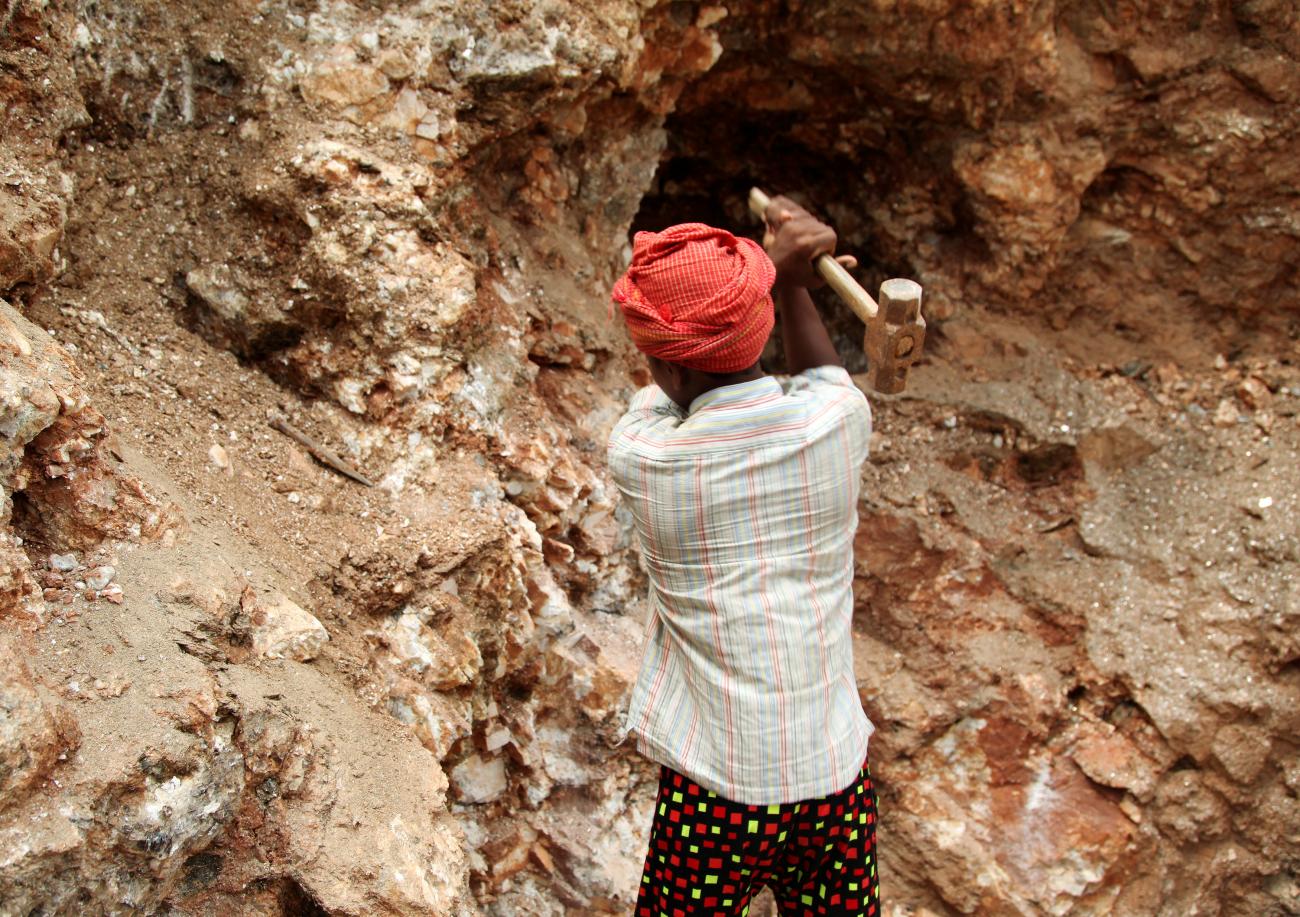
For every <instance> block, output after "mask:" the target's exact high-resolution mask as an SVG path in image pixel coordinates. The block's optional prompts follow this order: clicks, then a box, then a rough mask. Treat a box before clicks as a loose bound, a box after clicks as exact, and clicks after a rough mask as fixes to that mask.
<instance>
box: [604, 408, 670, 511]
mask: <svg viewBox="0 0 1300 917" xmlns="http://www.w3.org/2000/svg"><path fill="white" fill-rule="evenodd" d="M683 416H685V412H684V411H682V409H681V408H680V407H678V405H677V403H676V402H675V401H673V400H672V399H671V398H669V397H668V395H667V394H665V393H664V390H663V389H661V388H660V387H659V386H657V385H647V386H646V387H645V388H643V389H640V390H638V391H637V393H636V394H635V395H633V396H632V400H631V401H630V402H629V403H628V406H627V413H625V414H624V415H623V416H622V417H621V418H619V421H618V423H616V424H615V425H614V429H613V430H612V431H611V432H610V434H609V443H608V446H607V455H608V460H609V468H610V471H611V472H613V475H614V483H616V484H617V485H618V486H619V488H620V489H623V488H624V482H625V478H626V473H627V467H626V466H627V463H628V460H629V453H630V450H631V445H630V443H629V439H635V437H636V434H637V431H639V430H643V429H644V428H645V427H646V426H647V425H648V424H652V423H658V422H661V421H662V420H663V419H664V418H671V419H672V420H673V421H680V420H681V419H682V417H683Z"/></svg>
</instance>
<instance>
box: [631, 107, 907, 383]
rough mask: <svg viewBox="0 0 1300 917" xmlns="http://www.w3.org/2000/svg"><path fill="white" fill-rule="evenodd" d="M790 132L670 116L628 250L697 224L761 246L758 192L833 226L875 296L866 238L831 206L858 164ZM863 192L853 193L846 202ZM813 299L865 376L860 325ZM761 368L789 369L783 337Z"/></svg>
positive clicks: (825, 296)
mask: <svg viewBox="0 0 1300 917" xmlns="http://www.w3.org/2000/svg"><path fill="white" fill-rule="evenodd" d="M793 127H794V124H793V122H792V119H791V118H790V117H788V116H784V115H781V114H772V113H765V112H761V111H741V112H723V111H719V110H718V109H717V107H716V106H708V107H706V108H704V109H686V110H680V111H678V112H676V113H675V114H673V115H672V116H671V117H670V118H669V119H668V122H667V124H666V130H667V132H668V141H667V145H666V147H665V149H664V152H663V154H662V156H661V158H660V162H659V166H658V169H657V170H656V172H655V175H654V178H653V179H652V181H651V184H650V187H649V189H648V190H647V192H646V193H645V195H644V196H643V197H642V199H641V204H640V208H639V209H638V211H637V214H636V217H635V218H634V220H633V222H632V225H631V228H630V229H629V232H628V241H629V243H630V242H631V240H632V238H633V237H634V236H635V235H636V233H637V232H641V231H649V232H659V231H662V230H663V229H665V228H667V227H668V226H672V225H674V224H677V223H692V222H699V223H708V224H710V225H712V226H718V227H720V228H723V229H726V230H728V231H730V232H732V233H734V234H735V235H737V236H745V237H748V238H750V239H754V240H755V241H761V240H762V236H763V227H762V224H761V222H760V221H759V220H758V219H757V218H756V217H755V216H754V215H753V214H751V213H750V211H749V205H748V201H749V191H750V189H751V188H754V187H758V188H761V189H763V190H764V191H765V192H767V193H768V194H772V195H776V194H787V195H789V196H790V197H792V198H794V199H795V200H797V201H798V202H799V203H800V204H802V205H803V206H805V207H807V208H808V209H809V210H810V211H812V212H813V213H814V214H816V215H817V216H818V217H820V218H821V219H823V220H825V221H826V222H828V223H829V224H830V225H831V226H832V227H835V228H836V230H837V232H839V233H840V243H839V251H841V252H846V253H849V254H853V255H854V256H856V257H857V259H858V262H859V268H858V269H857V270H855V271H854V274H855V276H856V277H857V279H858V281H859V282H860V283H862V284H863V286H865V287H866V288H867V289H868V291H870V292H872V295H873V296H874V295H875V293H874V286H878V284H879V280H880V279H883V277H884V276H885V274H884V273H883V272H882V271H881V270H880V269H878V267H877V259H876V258H875V257H873V253H872V252H871V251H870V249H869V247H868V246H865V245H864V244H863V242H864V239H863V238H862V236H861V235H860V234H853V233H852V232H851V230H850V231H849V232H846V231H844V230H843V229H841V227H840V226H839V225H838V221H837V219H836V217H837V214H836V210H837V209H839V208H837V207H836V206H835V205H834V203H833V202H834V201H835V200H836V195H837V194H839V193H840V191H842V190H843V186H844V184H845V183H851V182H852V181H853V177H854V173H855V165H854V163H853V162H852V160H851V159H850V158H849V157H845V156H842V155H840V156H827V155H826V154H825V153H822V152H819V151H815V150H810V149H808V148H806V147H804V146H802V145H801V144H799V143H797V142H795V141H794V140H792V138H791V133H790V132H791V130H792V128H793ZM859 193H860V192H859V190H858V189H854V190H853V191H852V192H851V193H850V194H849V195H846V199H847V197H850V196H851V197H854V198H858V196H859ZM859 199H860V198H859ZM840 215H842V211H841V214H840ZM813 296H814V299H815V300H816V301H817V304H818V307H819V308H820V310H821V313H822V315H823V317H824V318H825V320H826V325H827V329H828V330H829V331H830V333H831V337H832V339H833V340H834V341H835V345H836V349H837V350H838V351H839V353H840V355H841V358H842V359H843V360H844V362H845V365H846V366H847V367H848V368H849V370H850V371H852V372H863V371H865V370H866V369H867V363H866V357H865V356H864V354H863V347H862V344H863V328H862V324H861V322H860V321H858V319H857V318H856V317H855V316H854V315H853V313H852V312H851V311H850V310H849V309H848V307H847V306H845V305H844V304H843V303H841V302H839V300H838V299H837V298H836V297H835V295H834V294H833V293H831V292H830V291H829V290H824V289H823V290H818V291H814V293H813ZM763 365H764V368H765V369H767V370H768V371H773V372H779V371H781V369H782V367H784V365H785V359H784V354H783V352H782V347H781V342H780V333H779V330H778V331H776V332H774V334H773V336H772V340H771V342H770V343H769V345H768V348H767V350H766V351H765V352H764V355H763Z"/></svg>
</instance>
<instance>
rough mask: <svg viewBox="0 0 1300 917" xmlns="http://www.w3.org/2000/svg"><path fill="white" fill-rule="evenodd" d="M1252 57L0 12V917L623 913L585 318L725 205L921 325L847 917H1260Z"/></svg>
mask: <svg viewBox="0 0 1300 917" xmlns="http://www.w3.org/2000/svg"><path fill="white" fill-rule="evenodd" d="M1296 15H1297V14H1296V13H1295V12H1294V11H1293V10H1292V9H1291V8H1290V7H1289V6H1288V5H1286V4H1282V3H1267V2H1255V3H1236V4H1207V3H1186V4H1178V5H1174V6H1169V5H1159V6H1156V5H1152V6H1151V7H1149V8H1148V7H1144V6H1142V5H1139V4H1127V5H1126V4H1101V3H1059V4H1057V3H1046V2H1039V3H1029V4H1025V3H988V4H978V5H970V4H955V3H954V4H942V3H941V4H907V3H904V4H892V3H891V4H884V3H871V4H843V3H838V2H823V3H806V4H796V5H793V6H781V5H774V4H765V3H753V2H740V0H737V2H734V3H729V4H726V5H721V4H716V5H707V4H696V3H677V2H675V3H666V4H656V3H653V2H650V3H632V2H626V3H620V2H612V3H611V2H604V3H601V4H586V3H577V4H571V3H546V2H520V3H503V4H493V5H482V4H478V5H476V4H453V3H444V2H436V0H433V2H424V3H416V4H395V3H369V4H355V5H353V4H348V3H344V2H332V3H331V2H322V3H319V4H317V5H306V4H297V3H281V2H273V0H267V2H262V3H235V4H218V3H206V2H205V3H195V4H183V5H176V4H165V3H113V2H108V3H106V2H88V0H87V2H81V3H73V2H71V0H64V2H59V0H54V2H37V0H14V2H11V3H10V4H9V5H8V6H7V12H6V13H4V14H2V15H0V23H3V27H2V28H0V64H2V65H3V66H2V67H0V74H3V75H2V76H0V99H3V101H4V102H5V106H4V115H3V116H2V117H3V121H2V122H0V123H2V124H3V128H4V133H3V140H2V141H0V171H3V174H4V176H5V178H4V184H3V186H2V187H0V195H2V196H0V296H3V297H4V298H5V302H4V303H3V304H0V353H2V354H3V360H2V361H0V396H2V399H3V400H2V402H0V404H2V405H3V408H2V409H0V420H2V422H0V434H2V437H3V438H2V440H0V475H2V476H3V480H4V503H3V505H2V506H0V513H2V516H0V521H3V522H4V523H5V526H4V532H3V535H2V536H0V568H2V569H0V583H2V584H3V589H2V590H0V597H2V602H3V604H0V628H2V631H0V636H2V637H3V640H4V647H3V650H4V651H3V652H0V701H2V702H0V836H3V838H4V842H3V843H0V850H2V851H4V852H3V853H0V914H5V915H7V914H11V913H12V914H28V913H31V912H33V911H40V912H44V913H51V914H59V913H86V912H94V913H127V912H147V913H162V912H168V913H184V914H218V913H221V914H225V913H250V914H267V915H278V914H296V913H329V914H457V913H464V914H470V913H487V914H502V915H505V914H559V913H570V912H571V913H610V914H613V913H627V911H628V910H629V902H630V900H631V896H632V895H633V894H634V892H635V889H636V884H637V881H638V878H639V871H640V857H641V856H642V854H643V852H644V849H643V844H644V837H645V833H646V831H647V829H648V824H649V802H650V794H651V791H652V787H653V783H654V780H655V777H656V774H655V770H654V768H653V767H651V766H650V765H648V764H647V763H646V762H644V761H642V760H640V759H639V758H638V757H637V756H636V755H635V754H633V753H632V752H630V750H628V749H627V748H626V747H625V746H622V745H619V744H618V743H617V738H618V726H619V721H620V710H621V706H622V704H624V703H625V701H626V693H627V690H628V687H629V683H630V680H631V678H632V677H633V676H634V673H635V671H636V666H637V662H638V654H639V643H640V636H641V632H642V628H643V621H644V615H645V608H644V602H643V596H644V579H643V575H642V573H641V571H640V569H639V567H638V564H637V560H636V552H635V550H634V549H633V545H632V544H631V541H630V535H629V527H628V520H627V518H626V517H625V515H624V514H623V512H622V511H621V509H620V507H619V505H618V501H617V496H616V493H615V491H614V489H613V487H612V485H611V483H610V482H609V479H608V477H607V475H606V473H605V470H604V455H603V453H604V449H603V446H604V440H605V436H606V434H607V432H608V430H609V428H610V427H611V426H612V424H613V422H614V421H615V420H616V419H617V417H618V415H619V412H620V410H621V405H622V404H623V403H624V401H625V399H626V397H627V395H628V394H629V393H630V392H631V391H632V389H633V388H634V386H635V385H637V384H642V383H644V382H645V381H648V379H647V378H646V372H645V369H644V366H643V364H642V363H641V362H640V360H639V358H638V357H637V356H636V354H635V352H634V351H632V350H631V348H630V347H629V346H628V344H627V342H626V341H625V339H624V335H623V334H622V332H621V329H620V328H619V327H618V325H617V324H616V323H615V322H612V321H611V320H610V319H609V318H608V316H607V313H606V291H607V289H608V287H609V284H610V282H611V281H612V279H613V277H614V276H615V274H616V272H617V270H618V268H619V266H620V264H621V263H622V262H621V259H622V258H624V257H626V231H627V229H628V227H629V226H630V225H632V224H633V223H634V222H635V223H636V224H637V225H651V224H654V223H656V222H665V221H676V220H684V219H693V218H705V219H712V220H716V221H726V222H728V223H731V224H733V225H736V226H743V225H744V224H745V220H746V219H747V218H746V216H745V214H744V213H743V208H742V201H743V192H744V191H745V190H746V189H747V187H748V184H749V183H751V182H754V181H757V182H760V183H763V184H765V185H767V186H768V187H769V188H771V189H773V190H786V189H787V188H789V189H794V188H798V189H801V190H802V191H803V193H805V194H806V195H807V196H808V198H809V199H810V200H811V202H813V203H814V204H816V205H818V206H819V207H821V208H822V209H824V210H825V211H826V212H828V213H829V214H830V215H831V216H832V218H833V219H834V221H835V222H836V224H837V225H838V226H839V227H840V228H841V230H842V233H843V236H844V238H845V240H846V243H847V244H848V245H850V246H851V247H854V248H856V250H857V251H858V252H859V253H861V255H862V256H863V260H864V262H865V271H864V274H865V276H866V277H867V278H868V279H872V280H878V279H880V278H881V277H883V276H886V274H889V273H906V274H909V275H912V276H916V277H918V279H920V280H922V282H923V283H924V284H925V285H926V288H927V295H928V302H929V307H928V312H929V315H930V317H931V320H932V328H933V341H934V344H933V347H932V351H931V354H930V356H929V357H928V359H927V362H926V365H924V366H923V367H921V368H919V369H918V370H917V371H916V372H915V374H914V382H913V385H912V387H911V390H910V391H909V392H908V393H907V394H905V395H903V396H899V397H895V398H875V399H874V401H873V403H874V407H875V408H876V417H877V427H878V430H877V434H876V436H875V438H874V442H873V447H874V448H873V457H872V460H871V462H870V464H869V465H868V467H867V468H866V469H865V470H864V475H865V477H864V484H865V486H864V491H863V492H864V497H863V503H862V507H861V525H860V528H859V534H858V544H859V550H858V552H857V556H858V563H859V571H858V577H857V582H856V587H855V589H856V595H857V619H856V632H857V636H856V640H857V645H856V647H855V652H856V662H857V669H858V677H859V687H860V691H861V694H862V697H863V701H864V704H865V705H866V706H867V709H868V711H869V712H870V713H871V715H872V717H873V719H874V720H875V721H876V722H877V724H878V726H879V732H878V733H877V738H876V739H875V740H874V742H875V744H874V745H873V764H874V768H873V770H874V772H875V773H876V774H877V776H878V778H879V782H880V785H881V791H882V810H883V821H882V826H881V832H882V834H881V842H882V870H883V871H884V885H885V892H886V895H887V899H888V903H887V908H886V913H889V914H892V915H905V914H915V915H921V914H931V915H933V914H950V913H974V914H1004V913H1023V914H1032V913H1052V914H1132V915H1138V914H1153V913H1159V914H1185V913H1203V914H1234V913H1260V914H1274V913H1276V914H1281V913H1288V912H1291V911H1293V910H1295V909H1297V908H1300V886H1297V878H1296V875H1297V861H1298V860H1300V857H1298V856H1297V841H1296V832H1297V825H1300V811H1298V808H1300V803H1298V802H1297V794H1300V770H1297V768H1296V766H1295V764H1294V761H1295V758H1296V747H1295V741H1294V736H1295V734H1296V732H1297V726H1300V723H1298V722H1297V719H1296V717H1297V714H1296V711H1297V710H1300V703H1297V702H1298V701H1300V668H1298V666H1297V660H1298V659H1300V644H1298V643H1297V640H1296V637H1295V634H1296V633H1297V624H1300V622H1298V621H1297V620H1296V618H1297V608H1300V606H1298V605H1297V603H1296V598H1295V594H1294V585H1293V584H1294V583H1295V582H1296V578H1297V573H1298V572H1300V571H1298V570H1297V567H1298V566H1300V550H1298V544H1297V538H1296V533H1295V526H1294V521H1293V520H1294V519H1295V518H1296V514H1297V512H1300V487H1297V475H1296V473H1295V467H1296V459H1297V450H1298V449H1300V422H1297V419H1296V417H1297V415H1296V407H1297V399H1300V370H1297V368H1296V366H1295V362H1296V359H1297V354H1298V353H1300V351H1298V350H1297V346H1296V339H1297V336H1300V326H1297V325H1296V315H1295V310H1294V302H1295V293H1296V287H1297V283H1296V276H1295V267H1294V265H1295V263H1296V255H1297V254H1298V252H1297V247H1298V243H1297V238H1300V232H1298V231H1297V227H1296V225H1295V220H1294V213H1293V212H1294V210H1295V207H1294V204H1295V194H1296V191H1295V181H1296V177H1297V176H1296V169H1297V165H1296V163H1297V161H1300V160H1298V159H1297V157H1296V155H1295V154H1296V152H1297V145H1298V144H1297V139H1296V138H1297V125H1296V114H1295V111H1296V108H1295V105H1294V102H1295V98H1296V92H1297V88H1298V87H1300V67H1297V63H1296V56H1297V52H1298V51H1300V48H1298V47H1297V45H1296V40H1295V34H1296V30H1295V26H1296ZM1135 307H1136V308H1135ZM828 308H829V309H830V310H831V311H832V312H834V310H835V307H834V306H833V304H828ZM835 321H836V323H837V325H836V327H837V328H838V329H839V330H840V332H841V336H842V344H843V348H842V349H843V350H844V351H845V352H846V353H849V352H851V351H852V350H853V348H855V347H856V346H857V341H856V340H855V339H854V338H855V335H857V334H860V332H857V331H856V329H853V328H852V326H851V324H850V323H849V322H848V320H847V319H846V318H844V317H843V316H837V317H836V318H835ZM773 356H774V358H775V357H776V356H778V355H776V354H774V355H773ZM286 430H288V431H290V432H291V433H293V434H294V435H293V436H290V435H286V433H285V432H284V431H286ZM327 453H330V454H333V455H334V456H335V458H336V461H335V465H339V464H342V465H345V466H347V467H348V468H349V469H351V471H352V473H353V474H354V476H355V477H358V478H361V479H364V480H365V481H367V482H369V483H370V484H373V485H374V486H368V485H367V484H365V483H361V482H360V481H358V480H355V479H354V478H349V477H345V476H342V475H340V474H338V473H336V471H335V470H332V469H331V468H329V467H327V466H326V465H325V464H322V461H321V459H322V457H323V456H325V455H326V454H327Z"/></svg>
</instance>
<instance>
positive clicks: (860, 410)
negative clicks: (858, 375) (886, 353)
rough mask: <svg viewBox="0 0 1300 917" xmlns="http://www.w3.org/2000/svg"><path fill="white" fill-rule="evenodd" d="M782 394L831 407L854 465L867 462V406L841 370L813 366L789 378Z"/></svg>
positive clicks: (869, 407) (832, 367) (840, 368)
mask: <svg viewBox="0 0 1300 917" xmlns="http://www.w3.org/2000/svg"><path fill="white" fill-rule="evenodd" d="M786 393H787V394H789V395H793V396H802V397H805V398H808V399H810V400H811V401H813V402H815V403H818V404H821V403H826V404H828V405H833V406H834V410H835V411H836V413H837V414H839V415H840V418H841V423H842V428H843V432H844V435H846V436H847V437H848V439H849V448H850V454H851V455H852V456H853V460H854V462H855V464H857V465H859V466H860V465H861V464H862V463H863V462H865V461H866V460H867V452H868V448H869V444H870V442H871V405H870V404H868V403H867V396H866V395H864V394H862V390H861V389H859V388H858V387H857V385H856V384H855V383H854V382H853V377H852V376H850V375H849V373H848V370H846V369H845V368H844V367H843V366H815V367H813V368H812V369H805V370H804V371H803V372H801V373H799V374H797V375H794V376H791V377H790V381H789V382H788V383H787V385H786Z"/></svg>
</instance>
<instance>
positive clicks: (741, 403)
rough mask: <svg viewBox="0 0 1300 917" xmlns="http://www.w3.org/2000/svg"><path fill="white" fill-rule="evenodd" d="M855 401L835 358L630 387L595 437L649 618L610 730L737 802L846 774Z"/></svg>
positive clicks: (833, 786)
mask: <svg viewBox="0 0 1300 917" xmlns="http://www.w3.org/2000/svg"><path fill="white" fill-rule="evenodd" d="M870 434H871V410H870V408H869V407H868V406H867V400H866V398H865V397H863V395H862V393H861V392H859V391H858V389H857V388H856V387H855V386H854V385H853V381H852V379H850V377H849V374H848V373H847V372H845V371H844V370H843V369H841V368H840V367H838V366H823V367H819V368H816V369H810V370H807V371H806V372H803V373H800V374H799V375H797V376H794V377H792V378H790V379H788V380H786V381H778V380H777V379H776V378H773V377H771V376H765V377H763V378H761V379H756V380H754V381H751V382H742V383H740V384H738V385H728V386H724V387H722V388H716V389H713V390H712V391H709V392H706V393H705V394H703V395H701V396H700V397H698V398H696V399H695V401H693V402H692V403H691V406H690V410H689V411H683V410H682V409H681V408H680V407H678V406H677V405H676V404H675V403H673V401H672V400H671V399H669V398H668V396H667V395H665V394H664V393H663V391H662V390H661V389H659V388H658V387H657V386H650V387H648V388H644V389H642V390H641V391H639V392H638V393H637V394H636V395H635V396H634V397H633V399H632V403H631V405H630V407H629V409H628V412H627V414H625V415H624V416H623V418H622V419H621V420H620V421H619V423H618V425H617V426H616V427H615V428H614V431H613V433H612V434H611V435H610V442H609V463H610V469H611V471H612V473H613V476H614V480H615V482H616V483H617V484H618V488H619V490H620V491H621V492H622V494H623V499H624V501H625V502H626V504H627V506H628V507H629V509H630V510H631V512H632V516H633V520H634V523H635V526H636V530H637V534H638V535H639V537H640V541H641V555H642V559H643V561H644V565H645V568H646V571H647V574H648V577H649V580H650V616H649V621H648V623H647V628H646V642H645V649H644V652H643V656H642V660H641V669H640V672H639V673H638V676H637V682H636V685H635V687H634V688H633V691H632V699H631V704H630V707H629V710H628V713H627V720H626V724H625V725H626V730H627V732H628V733H629V734H633V735H635V736H636V741H637V748H638V749H639V750H640V752H641V753H642V754H644V755H645V756H647V757H648V758H650V759H652V760H654V761H657V762H659V763H661V764H666V765H667V766H669V767H671V768H672V769H673V770H676V771H679V772H681V773H683V774H685V775H686V776H688V777H690V778H691V779H692V780H694V781H695V782H697V783H699V784H700V785H701V786H704V787H706V788H708V789H710V790H713V791H714V792H715V793H718V794H719V795H721V796H723V797H725V798H727V799H731V800H734V801H736V802H743V803H747V804H760V803H761V804H765V805H771V804H774V803H784V802H797V801H802V800H805V799H811V798H815V797H817V796H823V795H826V794H828V793H834V792H837V791H839V790H841V789H843V788H844V787H845V786H847V785H848V784H850V783H851V782H852V781H853V780H854V779H856V778H857V775H858V769H859V767H861V765H862V762H863V759H864V758H865V757H866V753H867V739H868V737H869V736H870V735H871V732H872V728H873V727H872V725H871V722H870V721H869V720H868V719H867V716H866V714H865V713H863V711H862V704H861V702H860V700H859V699H858V692H857V686H856V684H855V681H854V676H853V652H852V643H851V634H850V627H851V619H852V611H853V597H852V591H851V586H852V580H853V534H854V531H855V529H856V528H857V522H858V517H857V502H858V488H859V478H860V474H861V467H862V462H863V461H864V460H865V459H866V456H867V440H868V438H869V437H870Z"/></svg>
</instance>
